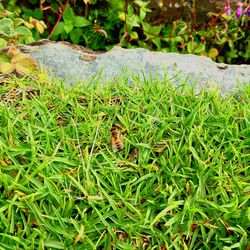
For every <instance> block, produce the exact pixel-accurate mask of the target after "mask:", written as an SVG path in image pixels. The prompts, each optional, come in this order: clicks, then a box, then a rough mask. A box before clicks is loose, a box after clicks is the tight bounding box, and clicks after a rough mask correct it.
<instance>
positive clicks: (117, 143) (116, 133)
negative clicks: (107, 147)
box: [110, 125, 124, 151]
mask: <svg viewBox="0 0 250 250" xmlns="http://www.w3.org/2000/svg"><path fill="white" fill-rule="evenodd" d="M110 132H111V137H110V143H111V146H112V149H113V150H114V151H120V150H122V149H123V148H124V144H123V140H122V137H121V132H120V129H119V127H118V126H116V125H112V128H111V130H110Z"/></svg>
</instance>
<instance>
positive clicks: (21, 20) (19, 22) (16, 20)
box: [13, 17, 24, 27]
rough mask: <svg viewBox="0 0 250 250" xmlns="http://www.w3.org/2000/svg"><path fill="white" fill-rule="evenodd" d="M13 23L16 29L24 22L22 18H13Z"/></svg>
mask: <svg viewBox="0 0 250 250" xmlns="http://www.w3.org/2000/svg"><path fill="white" fill-rule="evenodd" d="M13 21H14V27H18V26H20V25H22V24H23V23H24V20H23V19H22V18H19V17H17V18H14V20H13Z"/></svg>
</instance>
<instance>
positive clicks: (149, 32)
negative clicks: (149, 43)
mask: <svg viewBox="0 0 250 250" xmlns="http://www.w3.org/2000/svg"><path fill="white" fill-rule="evenodd" d="M142 27H143V31H144V34H145V35H146V40H149V39H151V38H155V37H156V36H158V35H159V33H160V32H161V29H162V26H161V25H159V26H151V25H150V24H149V23H146V22H142Z"/></svg>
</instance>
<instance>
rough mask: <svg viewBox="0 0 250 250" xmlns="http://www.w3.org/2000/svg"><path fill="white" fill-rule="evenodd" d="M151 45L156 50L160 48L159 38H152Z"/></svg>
mask: <svg viewBox="0 0 250 250" xmlns="http://www.w3.org/2000/svg"><path fill="white" fill-rule="evenodd" d="M152 43H154V44H155V45H156V46H157V49H160V48H161V38H159V37H155V38H153V39H152Z"/></svg>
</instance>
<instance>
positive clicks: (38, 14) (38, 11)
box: [33, 8, 43, 20]
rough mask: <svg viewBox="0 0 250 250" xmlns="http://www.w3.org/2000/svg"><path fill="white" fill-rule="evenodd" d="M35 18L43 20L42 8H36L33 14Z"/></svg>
mask: <svg viewBox="0 0 250 250" xmlns="http://www.w3.org/2000/svg"><path fill="white" fill-rule="evenodd" d="M33 17H34V18H36V19H38V20H41V19H43V12H42V10H41V9H40V8H35V10H34V13H33Z"/></svg>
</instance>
